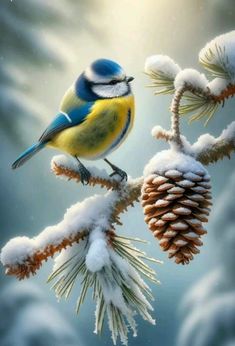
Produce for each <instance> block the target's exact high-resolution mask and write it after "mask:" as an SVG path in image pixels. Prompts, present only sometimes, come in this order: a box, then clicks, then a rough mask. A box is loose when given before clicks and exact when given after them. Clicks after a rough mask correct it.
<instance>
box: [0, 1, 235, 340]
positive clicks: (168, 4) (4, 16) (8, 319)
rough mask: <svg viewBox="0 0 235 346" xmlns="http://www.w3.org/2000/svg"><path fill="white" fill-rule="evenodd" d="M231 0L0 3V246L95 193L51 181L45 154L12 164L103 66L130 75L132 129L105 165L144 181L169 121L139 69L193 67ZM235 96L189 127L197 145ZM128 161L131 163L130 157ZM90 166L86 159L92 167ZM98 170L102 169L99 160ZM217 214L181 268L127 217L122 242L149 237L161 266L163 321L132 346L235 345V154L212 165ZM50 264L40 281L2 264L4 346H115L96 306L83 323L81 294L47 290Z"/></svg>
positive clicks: (158, 311)
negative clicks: (88, 73) (75, 87)
mask: <svg viewBox="0 0 235 346" xmlns="http://www.w3.org/2000/svg"><path fill="white" fill-rule="evenodd" d="M234 23H235V6H234V1H233V0H194V1H187V0H178V1H170V0H157V1H156V0H145V1H142V0H135V1H134V2H133V1H130V0H119V1H117V0H113V1H108V0H86V1H82V0H74V1H72V0H60V1H56V0H51V1H50V2H49V1H47V0H40V1H37V0H11V1H10V0H2V1H1V2H0V29H1V35H0V46H1V49H0V117H1V122H0V137H1V161H0V167H1V168H0V191H1V199H0V210H1V217H0V229H1V238H0V242H1V244H0V245H1V246H3V245H4V244H5V242H6V241H8V240H9V239H10V238H11V237H14V236H18V235H27V236H30V237H32V236H34V235H36V234H37V233H39V232H40V231H41V230H42V229H44V227H45V226H47V225H51V224H54V223H57V222H58V221H60V220H61V219H62V217H63V214H64V212H65V210H66V209H67V208H68V207H69V206H70V205H72V204H73V203H75V202H77V201H78V200H82V199H83V198H85V197H86V196H89V195H90V194H93V193H95V192H97V191H99V190H98V189H94V188H93V189H91V188H87V187H82V186H80V185H76V184H75V183H72V182H70V183H68V182H65V181H61V180H58V179H55V177H54V176H53V175H52V174H51V172H50V159H51V158H52V156H53V155H54V154H55V152H53V151H52V150H51V151H49V150H47V151H46V150H45V151H43V152H42V153H40V154H39V155H37V156H36V157H35V158H34V159H33V160H32V161H30V162H29V163H28V164H26V165H25V166H23V167H22V168H21V169H19V170H17V171H12V170H11V168H10V165H11V163H12V162H13V161H14V159H15V158H16V157H17V155H18V154H19V153H20V152H21V151H22V150H23V149H25V148H26V147H27V146H29V145H30V144H31V143H32V142H33V141H34V140H35V139H37V138H38V137H39V136H40V134H41V133H42V131H43V129H44V128H45V126H46V124H47V123H48V122H49V121H50V120H51V119H52V118H53V117H54V115H55V114H56V112H57V111H58V106H59V102H60V99H61V97H62V96H63V93H64V91H65V90H66V89H67V88H68V86H69V85H70V84H71V83H72V82H73V81H74V79H75V78H76V77H77V76H78V74H80V73H81V71H83V70H84V68H85V67H86V66H87V65H88V64H90V62H91V61H93V60H94V59H96V58H99V57H105V58H111V59H113V60H116V61H118V62H119V63H120V64H121V65H122V66H124V68H125V70H126V71H127V73H128V74H129V75H133V76H135V80H134V82H133V90H134V93H135V97H136V122H135V126H134V129H133V131H132V133H131V134H130V136H129V138H128V140H127V141H126V142H125V144H123V145H122V146H121V148H120V149H119V150H118V151H117V152H114V153H113V154H112V155H111V156H110V159H111V161H112V160H113V162H115V163H116V164H117V165H118V166H121V167H123V168H124V169H125V170H126V171H127V172H128V173H129V174H130V175H132V176H133V177H137V176H139V175H141V174H142V172H143V168H144V166H145V164H146V163H147V162H148V160H149V159H150V158H151V157H152V156H153V155H154V154H155V153H156V152H157V151H160V150H162V149H164V148H166V144H164V143H162V142H160V141H159V142H158V141H156V140H154V139H153V138H152V137H151V135H150V131H151V128H152V127H153V126H154V125H156V124H158V125H161V126H163V127H165V128H168V127H169V124H170V113H169V111H168V108H169V104H170V97H168V96H158V97H156V96H154V95H153V90H152V89H148V88H146V87H145V86H146V85H147V84H148V83H149V81H148V80H147V78H146V76H145V75H144V73H143V70H144V62H145V59H146V57H148V56H149V55H153V54H166V55H169V56H170V57H172V58H173V59H174V60H175V61H176V62H177V63H178V64H179V65H180V66H181V67H193V68H199V69H201V68H200V67H199V66H198V52H199V50H200V49H201V48H202V47H203V46H204V45H205V44H206V42H207V41H209V40H211V39H212V38H214V37H215V36H217V35H219V34H221V33H225V32H227V31H230V30H233V29H234ZM234 106H235V102H234V100H229V102H227V104H226V105H225V107H224V108H223V109H222V110H221V111H219V112H217V113H216V116H215V118H214V119H213V120H212V121H211V122H210V123H209V124H208V126H207V127H206V128H205V127H204V126H203V123H194V124H193V125H190V126H189V125H188V123H187V120H186V119H183V120H182V129H183V133H184V135H187V137H188V139H189V140H190V141H191V142H193V141H194V140H195V139H196V138H197V137H198V136H199V135H200V134H202V133H205V132H209V133H211V134H213V135H215V136H216V135H219V133H220V132H221V131H222V130H223V128H224V127H226V126H227V125H228V124H229V123H230V122H231V121H232V120H233V119H234ZM127 157H128V160H127V159H126V158H127ZM88 164H89V163H88ZM97 166H100V167H103V163H102V162H97ZM209 172H210V174H211V177H212V183H213V199H214V208H213V215H212V216H211V218H210V222H209V225H207V229H208V235H207V236H205V237H204V246H203V247H202V248H201V254H200V255H198V256H196V257H195V259H194V261H193V262H192V263H190V265H189V266H184V267H183V266H177V265H176V264H175V263H173V262H172V261H170V260H168V259H167V256H166V255H165V254H164V253H162V252H161V251H160V249H159V246H158V244H157V243H156V242H155V240H154V239H153V237H152V236H151V234H150V232H149V231H148V230H147V226H146V225H145V223H144V221H143V215H142V210H141V208H140V206H136V207H135V208H133V209H132V210H130V211H129V213H128V214H126V215H124V216H123V217H122V220H123V222H124V227H122V228H121V229H119V231H120V232H122V233H124V234H126V235H132V236H138V237H142V238H145V239H147V240H149V241H150V245H147V246H144V250H145V251H146V252H148V254H149V255H151V256H154V257H156V258H158V259H161V260H163V261H164V265H162V266H158V267H157V268H156V270H157V272H158V277H159V279H160V280H161V282H162V285H161V286H158V287H154V286H153V285H152V289H153V293H154V296H155V297H156V301H155V302H154V307H155V312H154V314H155V316H156V318H157V325H156V326H151V325H148V324H147V323H146V322H144V321H142V320H141V319H139V320H138V326H139V327H138V328H139V335H138V337H137V338H135V339H133V338H132V337H131V336H130V339H129V345H130V346H133V345H135V346H139V345H141V346H142V345H145V346H155V345H160V346H228V345H229V346H232V345H233V346H234V345H235V276H234V270H233V268H234V264H235V258H234V246H235V235H234V234H233V233H234V227H235V218H234V215H235V206H234V196H233V194H234V189H235V165H234V158H233V159H231V160H228V159H225V160H223V162H219V163H218V164H216V166H215V165H214V166H211V167H209ZM51 267H52V262H51V261H49V262H48V264H47V265H44V266H43V268H42V269H41V270H40V272H39V273H38V275H37V276H36V277H33V278H30V279H29V280H27V281H26V282H20V283H17V282H16V279H15V278H9V277H5V276H4V270H3V268H1V284H0V285H1V292H2V293H1V295H0V310H1V315H3V316H4V321H1V323H0V345H1V346H31V345H34V346H54V345H57V346H58V345H61V346H70V345H84V346H92V345H97V346H101V345H111V339H110V335H109V332H108V331H107V329H105V331H104V334H103V336H102V337H97V336H96V335H94V334H93V329H94V312H93V311H94V304H93V302H92V300H91V299H90V300H88V301H87V302H86V303H85V305H84V306H83V307H82V309H81V312H80V315H79V316H76V314H75V312H74V309H75V306H74V305H75V300H76V292H73V297H72V298H71V299H70V300H69V301H67V302H61V303H60V304H58V303H57V301H56V298H55V297H54V294H53V292H51V291H50V290H49V287H48V285H46V283H45V282H46V278H47V275H48V274H49V272H50V270H51Z"/></svg>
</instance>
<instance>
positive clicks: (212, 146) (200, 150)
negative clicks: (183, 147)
mask: <svg viewBox="0 0 235 346" xmlns="http://www.w3.org/2000/svg"><path fill="white" fill-rule="evenodd" d="M192 150H193V153H194V155H195V156H196V158H197V160H199V161H200V162H202V163H203V164H205V165H208V164H210V163H214V162H216V161H218V160H221V159H223V158H224V157H225V156H227V157H229V158H230V154H231V153H232V152H234V151H235V121H233V122H232V123H231V124H230V125H229V126H228V127H227V129H225V130H223V132H222V133H221V135H220V136H219V137H217V138H215V137H213V136H211V135H209V134H204V135H202V136H200V137H199V138H198V140H197V142H196V143H194V144H193V145H192Z"/></svg>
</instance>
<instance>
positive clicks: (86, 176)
mask: <svg viewBox="0 0 235 346" xmlns="http://www.w3.org/2000/svg"><path fill="white" fill-rule="evenodd" d="M78 171H79V174H80V179H81V183H82V184H83V185H88V184H89V181H90V178H91V173H90V172H89V171H88V169H86V167H85V166H83V165H82V164H81V163H79V165H78Z"/></svg>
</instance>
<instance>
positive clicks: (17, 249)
mask: <svg viewBox="0 0 235 346" xmlns="http://www.w3.org/2000/svg"><path fill="white" fill-rule="evenodd" d="M52 169H53V172H54V173H55V174H56V175H60V176H63V177H64V176H65V177H66V178H70V179H71V178H72V179H75V180H76V181H78V182H79V181H80V177H79V172H78V171H77V167H76V166H75V165H74V166H73V164H71V161H69V160H68V159H67V158H66V157H65V156H59V157H55V158H54V159H53V160H52ZM94 172H95V173H94ZM101 173H102V174H101ZM99 174H100V175H99ZM91 179H92V184H95V183H98V184H100V185H102V186H105V187H106V188H107V189H114V188H115V189H116V190H113V191H108V192H107V193H106V194H105V195H100V196H95V197H90V198H87V199H85V200H84V201H83V202H81V203H78V204H77V205H74V206H73V207H71V208H70V209H68V211H67V213H66V214H65V217H64V220H62V221H61V222H60V223H59V224H57V225H55V226H52V227H47V228H46V229H45V230H43V231H42V232H41V233H40V234H39V235H38V236H37V237H34V238H32V239H30V238H27V237H17V238H13V239H12V240H10V241H9V242H8V243H7V244H6V245H5V247H4V248H3V249H2V252H1V261H2V263H3V265H4V266H5V268H6V274H8V275H15V276H17V277H18V278H19V279H23V278H25V277H29V276H30V274H35V273H36V271H37V270H38V269H39V268H40V267H41V265H42V262H43V261H46V260H47V259H48V258H49V257H52V256H54V255H55V253H57V252H60V251H61V250H62V249H65V248H66V247H67V246H72V245H73V244H74V243H77V242H79V241H80V239H83V238H84V237H86V236H87V235H88V234H89V232H90V231H91V230H92V229H93V228H94V227H95V226H97V225H99V224H103V223H104V220H105V223H106V228H107V229H114V225H115V224H117V225H121V224H122V223H121V221H120V214H121V213H122V212H124V211H127V208H128V207H129V206H133V205H134V202H136V201H138V197H139V196H140V193H141V186H142V183H143V178H142V177H141V178H138V179H136V180H131V179H130V180H128V181H127V182H126V183H125V182H120V181H119V182H118V181H117V180H114V179H113V178H110V177H109V176H108V175H107V173H106V172H100V171H99V170H94V169H93V174H92V178H91ZM74 209H76V210H77V212H76V213H74ZM73 222H74V223H76V227H75V229H74V226H73ZM44 239H46V241H45V240H44ZM25 244H27V246H25Z"/></svg>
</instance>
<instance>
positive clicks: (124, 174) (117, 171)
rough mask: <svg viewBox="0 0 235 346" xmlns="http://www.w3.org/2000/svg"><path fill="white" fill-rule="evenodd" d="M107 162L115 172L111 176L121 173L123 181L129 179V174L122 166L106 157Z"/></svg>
mask: <svg viewBox="0 0 235 346" xmlns="http://www.w3.org/2000/svg"><path fill="white" fill-rule="evenodd" d="M104 161H105V162H107V164H108V165H109V166H110V167H111V168H112V169H113V172H112V173H111V174H110V177H113V176H114V175H116V174H117V175H119V176H120V177H121V181H123V180H126V181H127V174H126V172H124V171H123V170H122V169H121V168H119V167H117V166H115V165H114V164H113V163H112V162H110V161H109V160H108V159H106V158H105V159H104Z"/></svg>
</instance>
